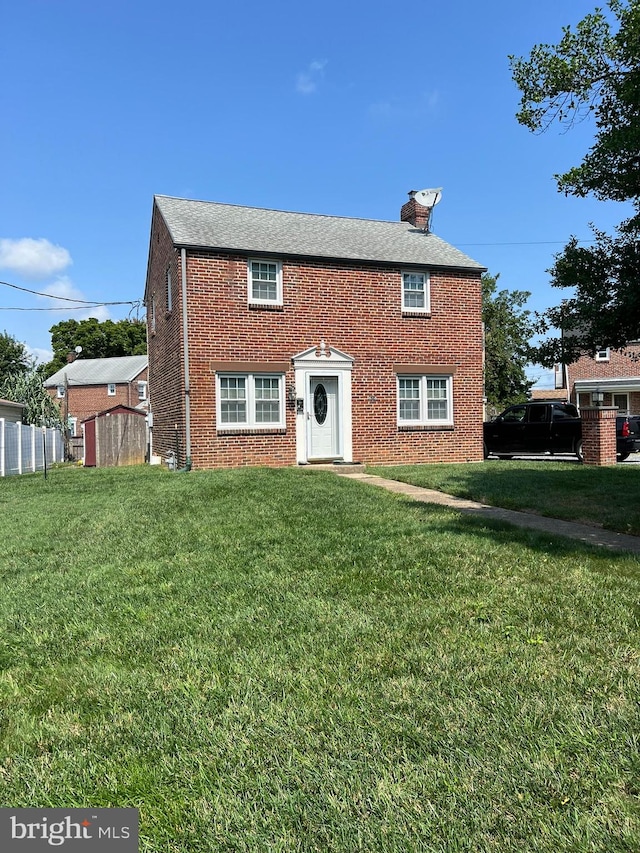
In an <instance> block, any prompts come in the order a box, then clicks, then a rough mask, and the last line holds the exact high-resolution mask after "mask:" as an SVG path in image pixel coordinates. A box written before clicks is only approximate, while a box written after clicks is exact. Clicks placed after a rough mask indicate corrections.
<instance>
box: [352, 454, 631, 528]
mask: <svg viewBox="0 0 640 853" xmlns="http://www.w3.org/2000/svg"><path fill="white" fill-rule="evenodd" d="M367 472H368V473H371V474H379V475H380V476H382V477H390V478H391V479H394V480H401V481H402V482H405V483H412V484H413V485H415V486H423V487H424V488H427V489H437V490H438V491H442V492H445V493H446V494H450V495H456V496H457V497H461V498H469V499H470V500H476V501H481V502H483V503H488V504H491V505H493V506H500V507H504V508H505V509H519V510H524V511H529V512H535V513H538V514H540V515H546V516H549V517H551V518H563V519H565V520H566V521H580V522H583V523H587V524H599V525H602V526H603V527H605V528H607V529H609V530H616V531H617V532H618V533H630V534H632V535H634V536H640V468H639V467H637V466H636V465H632V464H628V463H622V464H619V465H614V466H612V467H610V468H596V467H592V466H589V465H580V464H579V463H577V462H574V461H573V460H571V461H566V460H565V461H561V462H556V461H552V460H550V459H549V460H545V461H544V462H528V461H522V460H516V459H509V460H507V461H502V460H497V459H489V460H487V461H486V462H483V463H481V464H477V463H474V464H468V465H402V466H381V467H378V468H376V467H374V466H367Z"/></svg>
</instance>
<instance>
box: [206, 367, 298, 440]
mask: <svg viewBox="0 0 640 853" xmlns="http://www.w3.org/2000/svg"><path fill="white" fill-rule="evenodd" d="M223 379H244V380H245V391H246V396H245V401H246V414H247V417H246V420H245V421H223V420H222V403H223V399H222V380H223ZM259 379H276V380H277V382H278V404H279V405H278V420H277V421H268V422H264V421H258V420H257V419H256V403H257V402H258V398H257V395H256V380H259ZM285 405H286V401H285V384H284V373H234V372H228V373H227V372H224V373H216V429H217V430H218V431H219V432H220V431H222V432H223V431H224V430H237V429H250V430H267V431H268V430H274V429H284V428H285V426H286V414H285Z"/></svg>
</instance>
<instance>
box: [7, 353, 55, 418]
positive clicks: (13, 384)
mask: <svg viewBox="0 0 640 853" xmlns="http://www.w3.org/2000/svg"><path fill="white" fill-rule="evenodd" d="M0 397H3V398H4V399H5V400H11V401H12V402H14V403H23V404H24V406H25V410H24V416H25V420H26V422H27V423H28V424H36V425H37V426H48V427H56V426H61V425H62V415H61V414H60V409H59V408H58V405H57V403H56V402H55V401H54V400H52V399H51V397H50V396H49V394H47V392H46V391H45V389H44V385H43V372H42V368H41V367H34V366H33V365H32V366H31V367H29V369H28V370H26V371H22V370H14V371H13V372H11V373H8V374H6V375H5V377H4V378H3V379H2V380H1V381H0Z"/></svg>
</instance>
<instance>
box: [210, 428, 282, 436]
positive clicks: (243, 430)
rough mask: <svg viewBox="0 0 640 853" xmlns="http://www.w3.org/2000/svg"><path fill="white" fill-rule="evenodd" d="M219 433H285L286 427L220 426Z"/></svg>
mask: <svg viewBox="0 0 640 853" xmlns="http://www.w3.org/2000/svg"><path fill="white" fill-rule="evenodd" d="M216 432H217V434H218V435H285V434H286V432H287V428H286V427H218V429H217V430H216Z"/></svg>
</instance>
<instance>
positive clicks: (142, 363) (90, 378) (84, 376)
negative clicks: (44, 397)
mask: <svg viewBox="0 0 640 853" xmlns="http://www.w3.org/2000/svg"><path fill="white" fill-rule="evenodd" d="M148 365H149V358H148V356H146V355H125V356H121V357H119V358H78V359H76V360H75V361H73V362H71V364H65V366H64V367H62V368H60V370H58V371H57V372H56V373H54V374H53V376H50V377H49V378H48V379H46V380H45V383H44V387H45V388H56V387H57V386H58V385H64V384H65V382H66V381H68V382H69V384H71V385H107V384H109V383H111V382H115V383H119V382H132V381H133V380H134V379H135V378H136V376H138V375H139V374H140V373H141V372H142V371H143V370H145V368H146V367H148Z"/></svg>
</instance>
